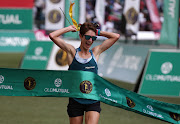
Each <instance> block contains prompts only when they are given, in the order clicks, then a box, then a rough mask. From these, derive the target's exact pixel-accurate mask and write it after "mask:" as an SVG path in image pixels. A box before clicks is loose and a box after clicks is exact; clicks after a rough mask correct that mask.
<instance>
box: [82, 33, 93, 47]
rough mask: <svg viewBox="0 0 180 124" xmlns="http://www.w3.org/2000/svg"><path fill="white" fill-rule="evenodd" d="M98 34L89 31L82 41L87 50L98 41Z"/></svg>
mask: <svg viewBox="0 0 180 124" xmlns="http://www.w3.org/2000/svg"><path fill="white" fill-rule="evenodd" d="M95 37H96V34H95V32H93V31H92V30H89V31H87V32H86V33H85V34H84V35H83V36H82V39H81V43H82V45H83V47H84V48H85V49H90V47H91V45H92V44H93V42H94V40H95V39H96V38H95Z"/></svg>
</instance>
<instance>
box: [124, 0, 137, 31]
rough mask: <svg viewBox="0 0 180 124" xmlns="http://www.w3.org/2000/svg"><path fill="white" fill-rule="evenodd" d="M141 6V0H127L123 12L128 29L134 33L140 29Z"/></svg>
mask: <svg viewBox="0 0 180 124" xmlns="http://www.w3.org/2000/svg"><path fill="white" fill-rule="evenodd" d="M139 8H140V0H126V1H125V6H124V10H123V14H124V16H125V18H126V22H127V23H126V30H127V31H129V32H132V33H135V34H136V33H137V32H138V31H139V21H138V16H139Z"/></svg>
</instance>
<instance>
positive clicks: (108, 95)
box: [0, 68, 180, 124]
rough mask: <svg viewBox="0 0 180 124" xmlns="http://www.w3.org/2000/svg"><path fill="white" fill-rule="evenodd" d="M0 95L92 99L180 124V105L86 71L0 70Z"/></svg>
mask: <svg viewBox="0 0 180 124" xmlns="http://www.w3.org/2000/svg"><path fill="white" fill-rule="evenodd" d="M0 95H2V96H44V97H75V98H84V99H93V100H99V101H101V102H104V103H106V104H109V105H112V106H116V107H120V108H123V109H126V110H129V111H133V112H136V113H138V114H141V115H144V116H148V117H152V118H156V119H160V120H162V121H167V122H170V123H174V124H180V105H176V104H170V103H164V102H161V101H157V100H154V99H151V98H148V97H145V96H141V95H139V94H136V93H135V92H132V91H128V90H126V89H123V88H120V87H118V86H116V85H114V84H112V83H110V82H108V81H107V80H105V79H103V78H101V77H100V76H98V75H96V74H95V73H93V72H87V71H53V70H26V69H6V68H0Z"/></svg>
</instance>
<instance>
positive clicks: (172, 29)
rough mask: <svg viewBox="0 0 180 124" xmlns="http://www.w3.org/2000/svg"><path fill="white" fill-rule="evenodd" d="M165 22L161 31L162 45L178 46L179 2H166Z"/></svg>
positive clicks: (167, 0)
mask: <svg viewBox="0 0 180 124" xmlns="http://www.w3.org/2000/svg"><path fill="white" fill-rule="evenodd" d="M163 2H164V9H163V11H164V22H163V26H162V31H161V37H160V40H159V41H158V42H159V43H160V44H170V45H174V46H177V44H178V25H179V0H164V1H163Z"/></svg>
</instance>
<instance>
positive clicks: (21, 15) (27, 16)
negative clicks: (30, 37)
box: [0, 8, 33, 30]
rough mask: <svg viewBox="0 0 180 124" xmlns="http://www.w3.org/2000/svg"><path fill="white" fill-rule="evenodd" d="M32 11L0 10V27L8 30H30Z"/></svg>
mask: <svg viewBox="0 0 180 124" xmlns="http://www.w3.org/2000/svg"><path fill="white" fill-rule="evenodd" d="M32 16H33V14H32V9H2V8H1V9H0V27H1V29H8V30H32V25H33V17H32Z"/></svg>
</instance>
